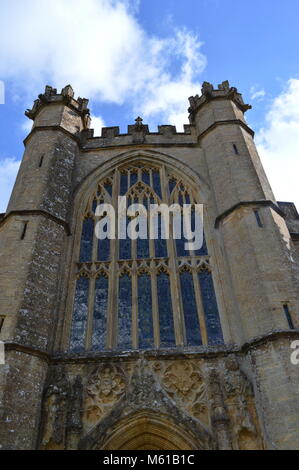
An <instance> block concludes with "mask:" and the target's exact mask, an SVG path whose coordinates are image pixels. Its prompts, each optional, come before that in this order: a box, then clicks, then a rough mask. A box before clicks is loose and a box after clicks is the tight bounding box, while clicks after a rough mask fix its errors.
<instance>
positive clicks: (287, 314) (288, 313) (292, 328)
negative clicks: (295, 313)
mask: <svg viewBox="0 0 299 470" xmlns="http://www.w3.org/2000/svg"><path fill="white" fill-rule="evenodd" d="M283 309H284V313H285V316H286V319H287V322H288V324H289V328H290V330H294V329H295V326H294V323H293V319H292V317H291V313H290V309H289V306H288V304H284V306H283Z"/></svg>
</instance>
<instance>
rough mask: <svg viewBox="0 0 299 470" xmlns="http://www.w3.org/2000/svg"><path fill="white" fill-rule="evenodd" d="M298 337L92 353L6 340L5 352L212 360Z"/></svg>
mask: <svg viewBox="0 0 299 470" xmlns="http://www.w3.org/2000/svg"><path fill="white" fill-rule="evenodd" d="M296 338H297V339H298V338H299V329H295V330H281V329H280V330H273V331H270V332H268V333H266V334H265V335H260V336H257V337H254V338H252V339H251V340H249V341H246V342H245V343H243V344H242V345H240V346H239V345H237V344H227V345H219V346H199V347H197V348H179V347H177V348H175V349H160V350H148V351H139V350H138V351H137V350H133V351H126V352H123V353H122V352H117V351H106V352H99V353H96V352H93V353H86V354H84V353H82V354H79V353H77V354H76V353H54V354H51V353H48V352H46V351H42V350H39V349H35V348H32V347H30V346H26V345H22V344H20V343H16V342H5V350H6V351H19V352H22V353H24V354H29V355H32V356H37V357H39V358H40V359H42V360H44V361H46V362H47V363H70V364H76V363H93V362H94V363H98V362H99V361H114V362H117V361H120V362H125V361H131V360H136V359H140V357H143V358H144V359H148V360H157V359H165V360H172V359H212V358H217V357H226V356H229V355H230V354H246V353H248V352H250V351H252V350H254V349H256V348H259V347H260V346H263V345H264V344H267V343H269V342H274V341H277V340H280V339H290V340H294V339H296Z"/></svg>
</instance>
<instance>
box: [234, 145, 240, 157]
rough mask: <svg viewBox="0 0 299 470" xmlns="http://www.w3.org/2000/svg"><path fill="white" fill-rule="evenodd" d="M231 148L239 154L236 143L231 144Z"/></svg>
mask: <svg viewBox="0 0 299 470" xmlns="http://www.w3.org/2000/svg"><path fill="white" fill-rule="evenodd" d="M233 148H234V152H235V154H236V155H239V150H238V147H237V146H236V144H233Z"/></svg>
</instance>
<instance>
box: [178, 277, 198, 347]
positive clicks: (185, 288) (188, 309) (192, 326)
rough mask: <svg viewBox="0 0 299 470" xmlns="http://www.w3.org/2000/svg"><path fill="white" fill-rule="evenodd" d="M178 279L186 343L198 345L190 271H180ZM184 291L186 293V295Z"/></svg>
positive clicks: (196, 318) (196, 315) (196, 320)
mask: <svg viewBox="0 0 299 470" xmlns="http://www.w3.org/2000/svg"><path fill="white" fill-rule="evenodd" d="M180 280H181V292H182V300H183V309H184V318H185V329H186V341H187V345H188V346H199V345H200V344H201V334H200V328H199V319H198V312H197V306H196V298H195V292H194V285H193V277H192V273H190V272H182V273H181V274H180ZM186 293H188V294H187V295H186Z"/></svg>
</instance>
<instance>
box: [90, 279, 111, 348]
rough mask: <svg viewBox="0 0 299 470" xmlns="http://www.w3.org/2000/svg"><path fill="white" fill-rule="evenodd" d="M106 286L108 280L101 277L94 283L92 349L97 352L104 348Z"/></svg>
mask: <svg viewBox="0 0 299 470" xmlns="http://www.w3.org/2000/svg"><path fill="white" fill-rule="evenodd" d="M108 284H109V281H108V278H107V277H106V276H103V275H101V276H99V277H98V278H97V279H96V282H95V301H94V314H93V332H92V348H93V349H95V350H99V351H101V350H103V349H105V347H106V328H107V309H108Z"/></svg>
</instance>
